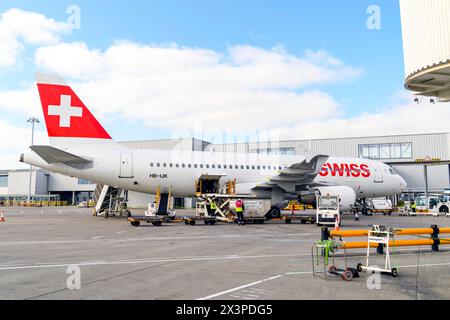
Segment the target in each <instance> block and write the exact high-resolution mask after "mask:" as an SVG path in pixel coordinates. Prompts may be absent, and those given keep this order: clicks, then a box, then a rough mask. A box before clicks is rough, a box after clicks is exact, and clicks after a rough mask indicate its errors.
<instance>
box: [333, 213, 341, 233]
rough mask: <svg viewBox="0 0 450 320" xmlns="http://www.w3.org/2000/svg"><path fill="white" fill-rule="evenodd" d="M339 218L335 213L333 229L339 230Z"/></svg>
mask: <svg viewBox="0 0 450 320" xmlns="http://www.w3.org/2000/svg"><path fill="white" fill-rule="evenodd" d="M339 220H340V218H339V215H337V216H336V220H335V222H334V231H339V230H340V228H339Z"/></svg>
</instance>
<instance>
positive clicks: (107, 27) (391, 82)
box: [0, 0, 404, 115]
mask: <svg viewBox="0 0 450 320" xmlns="http://www.w3.org/2000/svg"><path fill="white" fill-rule="evenodd" d="M71 4H76V5H78V6H79V7H80V8H81V17H82V20H81V21H82V28H81V29H80V30H75V31H74V32H73V33H72V34H71V35H69V36H67V37H65V40H66V41H83V42H85V43H87V44H88V45H89V46H92V47H94V48H98V49H105V48H107V47H108V46H109V45H111V43H112V42H114V41H115V40H117V39H131V40H134V41H137V42H142V43H165V42H176V43H178V44H180V45H183V46H193V47H201V48H211V49H214V50H217V51H224V50H226V48H227V46H229V45H233V44H251V45H255V46H258V47H263V48H271V47H273V46H276V45H278V44H281V45H283V46H284V47H285V48H286V49H287V51H289V52H291V53H297V54H301V53H302V52H303V51H304V50H305V49H313V50H314V49H325V50H327V51H328V52H331V53H332V54H333V55H334V56H336V57H337V58H339V59H340V60H342V61H343V62H345V63H346V64H349V65H351V66H354V67H358V68H362V69H363V70H364V76H363V77H361V78H360V79H358V81H354V82H352V83H351V85H350V86H349V85H348V84H342V85H339V84H333V85H332V86H328V87H324V88H325V89H326V91H327V92H329V93H330V94H332V95H333V96H335V97H336V98H337V99H338V100H340V101H343V102H345V104H346V106H347V108H346V113H348V114H349V115H350V114H359V113H361V112H367V111H373V110H377V109H378V108H381V107H385V106H386V105H387V104H388V103H389V102H390V100H391V99H392V95H393V94H394V92H396V91H397V90H401V89H402V86H403V78H404V68H403V53H402V38H401V26H400V13H399V7H398V1H392V0H384V1H373V0H369V1H365V0H348V1H345V2H340V1H331V0H327V1H298V0H294V1H257V0H252V1H237V0H232V1H221V2H219V1H207V0H202V1H194V0H192V1H173V0H168V1H167V0H165V1H76V2H73V1H57V2H56V1H2V2H1V3H0V11H5V10H7V9H9V8H21V9H23V10H30V11H34V12H39V13H42V14H45V15H46V16H47V17H51V18H53V19H55V20H58V21H64V20H65V19H67V14H66V8H67V7H68V6H69V5H71ZM373 4H375V5H378V6H379V7H380V8H381V13H382V16H381V17H382V22H381V23H382V28H381V30H369V29H367V27H366V21H367V18H368V14H367V13H366V10H367V8H368V6H370V5H373ZM15 73H16V74H17V72H15ZM20 77H22V79H23V78H24V77H26V74H23V73H21V75H20ZM2 82H3V81H2ZM2 85H3V86H5V84H4V83H2Z"/></svg>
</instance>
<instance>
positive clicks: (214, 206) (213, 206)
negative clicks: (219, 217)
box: [209, 199, 217, 217]
mask: <svg viewBox="0 0 450 320" xmlns="http://www.w3.org/2000/svg"><path fill="white" fill-rule="evenodd" d="M216 210H217V204H216V200H215V199H212V200H211V204H210V211H209V215H210V216H212V217H213V216H215V215H216Z"/></svg>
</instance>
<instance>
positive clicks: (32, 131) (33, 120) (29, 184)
mask: <svg viewBox="0 0 450 320" xmlns="http://www.w3.org/2000/svg"><path fill="white" fill-rule="evenodd" d="M27 122H29V123H31V145H33V144H34V124H35V123H39V119H37V118H29V119H28V120H27ZM31 170H32V167H31V165H30V177H29V181H28V199H27V204H30V202H31V174H32V171H31Z"/></svg>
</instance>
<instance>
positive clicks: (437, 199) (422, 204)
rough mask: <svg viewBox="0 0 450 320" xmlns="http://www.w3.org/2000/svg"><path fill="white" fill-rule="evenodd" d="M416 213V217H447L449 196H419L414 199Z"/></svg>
mask: <svg viewBox="0 0 450 320" xmlns="http://www.w3.org/2000/svg"><path fill="white" fill-rule="evenodd" d="M415 204H416V213H417V214H418V215H431V216H434V217H439V216H440V215H447V216H448V213H449V208H450V196H448V195H441V196H439V195H432V196H428V197H426V196H420V197H417V198H416V201H415Z"/></svg>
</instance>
